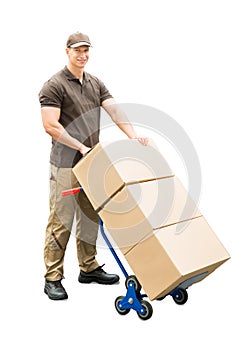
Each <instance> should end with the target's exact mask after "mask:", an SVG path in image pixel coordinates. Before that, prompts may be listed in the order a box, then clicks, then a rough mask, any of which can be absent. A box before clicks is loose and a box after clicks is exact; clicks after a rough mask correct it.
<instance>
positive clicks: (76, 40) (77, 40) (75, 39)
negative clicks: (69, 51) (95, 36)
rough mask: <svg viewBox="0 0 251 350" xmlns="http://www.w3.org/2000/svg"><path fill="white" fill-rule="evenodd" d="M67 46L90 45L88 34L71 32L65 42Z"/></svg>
mask: <svg viewBox="0 0 251 350" xmlns="http://www.w3.org/2000/svg"><path fill="white" fill-rule="evenodd" d="M66 46H67V47H79V46H91V42H90V39H89V37H88V35H86V34H83V33H80V32H76V33H74V34H71V35H70V36H69V38H68V40H67V42H66Z"/></svg>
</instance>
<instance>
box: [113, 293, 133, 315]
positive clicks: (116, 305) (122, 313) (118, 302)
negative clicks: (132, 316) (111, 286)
mask: <svg viewBox="0 0 251 350" xmlns="http://www.w3.org/2000/svg"><path fill="white" fill-rule="evenodd" d="M123 299H124V297H123V296H119V297H117V298H116V299H115V308H116V310H117V311H118V313H119V314H120V315H127V314H128V312H129V311H130V309H123V308H122V307H121V306H120V303H121V301H122V300H123Z"/></svg>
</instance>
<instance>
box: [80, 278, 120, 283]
mask: <svg viewBox="0 0 251 350" xmlns="http://www.w3.org/2000/svg"><path fill="white" fill-rule="evenodd" d="M78 281H79V282H80V283H88V284H89V283H93V282H94V283H98V284H115V283H117V282H119V278H114V279H113V280H110V281H102V280H100V279H97V278H94V277H84V278H78Z"/></svg>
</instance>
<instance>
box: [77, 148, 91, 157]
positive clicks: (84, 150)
mask: <svg viewBox="0 0 251 350" xmlns="http://www.w3.org/2000/svg"><path fill="white" fill-rule="evenodd" d="M90 150H91V148H90V147H86V146H85V145H81V146H80V148H79V152H80V153H81V154H83V156H85V155H86V153H88V152H89V151H90Z"/></svg>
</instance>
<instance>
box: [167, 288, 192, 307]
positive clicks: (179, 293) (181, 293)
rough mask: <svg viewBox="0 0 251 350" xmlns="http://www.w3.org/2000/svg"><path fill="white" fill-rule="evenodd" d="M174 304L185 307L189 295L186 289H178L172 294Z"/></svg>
mask: <svg viewBox="0 0 251 350" xmlns="http://www.w3.org/2000/svg"><path fill="white" fill-rule="evenodd" d="M171 295H172V298H173V300H174V302H175V303H176V304H178V305H183V304H185V303H186V302H187V299H188V293H187V291H186V290H185V289H182V288H178V289H176V290H174V291H173V293H172V294H171Z"/></svg>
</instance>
